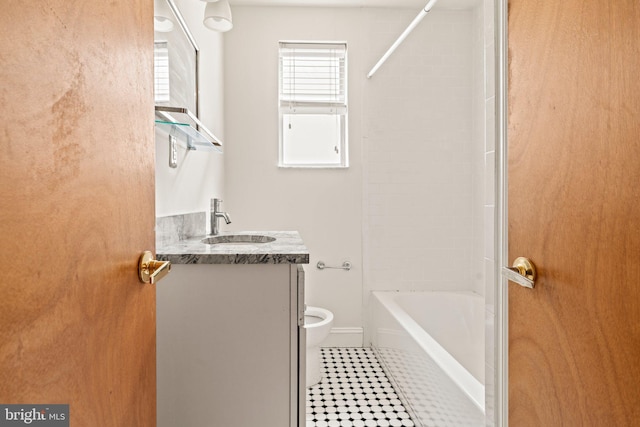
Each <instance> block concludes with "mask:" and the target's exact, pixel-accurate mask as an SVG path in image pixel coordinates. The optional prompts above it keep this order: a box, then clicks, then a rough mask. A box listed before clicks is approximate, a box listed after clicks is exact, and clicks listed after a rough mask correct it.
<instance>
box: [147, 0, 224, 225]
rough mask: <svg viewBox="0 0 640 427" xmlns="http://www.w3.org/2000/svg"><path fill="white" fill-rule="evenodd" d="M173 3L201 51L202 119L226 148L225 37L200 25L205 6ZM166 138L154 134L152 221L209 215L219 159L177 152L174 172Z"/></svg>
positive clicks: (216, 193) (218, 187)
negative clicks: (179, 215) (154, 177)
mask: <svg viewBox="0 0 640 427" xmlns="http://www.w3.org/2000/svg"><path fill="white" fill-rule="evenodd" d="M175 2H176V4H177V6H178V8H179V9H180V11H181V12H182V14H183V16H184V18H185V20H186V21H187V24H188V26H189V28H190V30H191V32H192V33H193V35H194V37H195V39H196V41H197V43H198V47H199V48H200V118H201V120H202V121H203V123H204V124H205V126H207V127H208V128H209V129H210V130H211V131H212V132H214V133H215V134H216V136H218V137H219V138H221V139H222V140H223V143H224V141H225V139H224V114H223V101H224V97H223V93H224V85H223V67H222V63H223V37H224V36H223V35H222V34H221V33H217V32H214V31H209V30H207V29H206V28H205V27H204V26H203V25H202V14H203V11H204V6H205V3H204V2H200V1H189V0H175ZM176 30H177V25H176V27H175V28H174V31H176ZM167 138H168V136H167V134H166V133H165V132H163V131H158V130H157V131H156V216H158V217H161V216H168V215H176V214H183V213H190V212H197V211H208V209H209V204H210V199H211V198H213V197H221V196H223V188H224V162H223V155H222V154H221V153H213V152H204V151H189V150H186V149H185V148H182V147H179V148H178V167H177V168H176V169H172V168H170V167H169V143H168V139H167Z"/></svg>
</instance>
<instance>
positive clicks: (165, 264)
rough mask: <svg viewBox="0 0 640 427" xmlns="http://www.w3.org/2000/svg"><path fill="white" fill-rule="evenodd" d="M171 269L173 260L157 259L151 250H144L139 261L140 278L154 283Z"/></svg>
mask: <svg viewBox="0 0 640 427" xmlns="http://www.w3.org/2000/svg"><path fill="white" fill-rule="evenodd" d="M169 271H171V261H156V260H155V259H153V254H152V253H151V251H144V252H143V253H142V255H140V260H139V261H138V278H140V281H141V282H142V283H151V284H152V285H154V284H155V283H156V282H158V281H159V280H160V279H162V278H163V277H164V276H166V275H167V274H169Z"/></svg>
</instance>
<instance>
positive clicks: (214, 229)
mask: <svg viewBox="0 0 640 427" xmlns="http://www.w3.org/2000/svg"><path fill="white" fill-rule="evenodd" d="M220 203H222V200H220V199H211V234H213V235H214V236H215V235H216V234H218V233H220V227H219V226H218V218H224V221H225V222H226V223H227V224H231V220H230V219H229V214H228V213H226V212H221V211H220Z"/></svg>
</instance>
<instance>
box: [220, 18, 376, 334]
mask: <svg viewBox="0 0 640 427" xmlns="http://www.w3.org/2000/svg"><path fill="white" fill-rule="evenodd" d="M232 11H233V21H234V28H233V30H232V31H230V32H229V33H228V35H227V36H226V38H225V52H226V55H225V75H226V79H225V114H226V136H227V149H226V152H225V162H226V169H225V170H226V172H225V182H226V187H225V192H226V198H225V202H224V206H223V208H224V210H226V211H227V212H229V214H230V215H231V219H232V221H233V223H232V224H231V225H229V226H223V228H226V229H231V230H270V229H271V230H274V229H275V230H298V231H299V232H300V234H301V235H302V238H303V239H304V242H305V244H306V245H307V247H308V248H309V251H310V253H311V256H310V264H309V265H308V266H307V267H306V268H305V270H306V284H307V286H306V290H307V295H306V301H307V303H308V304H310V305H317V306H321V307H325V308H327V309H329V310H332V311H333V312H334V314H335V323H334V326H335V327H337V328H361V327H362V304H361V299H362V248H361V232H362V162H361V160H360V159H361V158H362V154H361V151H362V148H361V147H362V126H361V124H360V123H361V115H362V106H361V104H362V102H361V100H362V85H363V79H362V76H364V74H365V70H364V66H365V62H367V61H365V60H364V58H363V54H364V52H365V51H366V34H364V33H363V32H362V25H363V22H364V19H365V18H364V17H365V15H364V14H363V12H362V10H361V9H344V8H340V9H331V8H323V9H313V8H287V7H277V8H276V7H274V8H260V7H234V8H233V10H232ZM280 40H330V41H346V42H347V43H348V49H349V51H348V61H349V62H348V67H349V68H348V70H349V76H348V78H349V94H348V96H349V156H350V160H351V166H350V167H349V168H348V169H280V168H278V167H277V163H278V42H279V41H280ZM366 65H368V63H367V64H366ZM319 260H322V261H324V262H325V263H326V264H327V265H341V264H342V262H343V261H345V260H348V261H351V262H352V264H353V269H352V270H351V271H349V272H346V271H342V270H324V271H319V270H317V269H316V267H315V265H316V263H317V262H318V261H319ZM343 332H350V330H346V331H344V330H343ZM341 338H344V341H343V340H342V339H341ZM341 338H340V337H339V338H336V339H337V340H338V341H340V342H342V343H344V344H347V345H360V344H361V343H362V338H361V334H360V332H359V331H358V330H357V329H356V331H354V333H353V334H345V335H343V336H342V337H341ZM338 344H339V343H338Z"/></svg>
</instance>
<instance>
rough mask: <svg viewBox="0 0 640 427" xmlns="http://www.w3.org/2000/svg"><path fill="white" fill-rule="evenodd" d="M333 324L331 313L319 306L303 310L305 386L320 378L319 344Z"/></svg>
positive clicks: (309, 385)
mask: <svg viewBox="0 0 640 427" xmlns="http://www.w3.org/2000/svg"><path fill="white" fill-rule="evenodd" d="M332 325H333V313H332V312H330V311H329V310H326V309H324V308H320V307H310V306H307V308H306V309H305V311H304V329H305V330H306V331H307V369H306V370H307V387H311V386H314V385H316V384H318V383H319V382H320V380H322V372H321V370H320V358H321V356H320V344H322V342H323V341H324V340H325V339H326V338H327V337H328V336H329V332H330V331H331V326H332Z"/></svg>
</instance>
